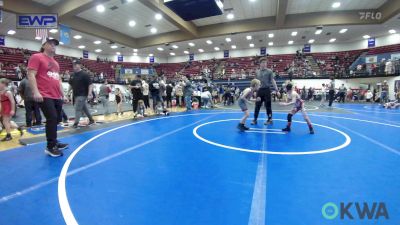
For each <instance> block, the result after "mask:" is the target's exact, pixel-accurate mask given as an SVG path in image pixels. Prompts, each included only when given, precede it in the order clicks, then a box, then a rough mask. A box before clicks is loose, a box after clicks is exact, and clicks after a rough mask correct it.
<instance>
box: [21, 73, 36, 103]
mask: <svg viewBox="0 0 400 225" xmlns="http://www.w3.org/2000/svg"><path fill="white" fill-rule="evenodd" d="M19 92H20V94H21V96H22V97H23V99H24V100H25V101H32V100H33V92H32V89H31V86H30V85H29V81H28V79H26V78H24V79H22V81H21V83H20V84H19Z"/></svg>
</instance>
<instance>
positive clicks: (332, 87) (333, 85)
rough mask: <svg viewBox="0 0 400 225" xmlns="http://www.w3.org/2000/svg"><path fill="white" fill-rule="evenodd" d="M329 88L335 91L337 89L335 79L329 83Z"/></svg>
mask: <svg viewBox="0 0 400 225" xmlns="http://www.w3.org/2000/svg"><path fill="white" fill-rule="evenodd" d="M329 90H330V91H334V90H335V81H334V80H332V81H331V83H330V84H329Z"/></svg>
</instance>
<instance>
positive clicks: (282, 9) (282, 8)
mask: <svg viewBox="0 0 400 225" xmlns="http://www.w3.org/2000/svg"><path fill="white" fill-rule="evenodd" d="M288 2H289V1H288V0H278V4H277V7H276V19H275V26H276V27H281V26H283V24H285V18H286V10H287V6H288Z"/></svg>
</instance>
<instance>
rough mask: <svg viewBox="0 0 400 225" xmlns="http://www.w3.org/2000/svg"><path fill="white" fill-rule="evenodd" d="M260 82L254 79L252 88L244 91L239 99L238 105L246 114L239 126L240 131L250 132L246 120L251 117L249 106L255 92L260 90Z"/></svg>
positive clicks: (251, 84)
mask: <svg viewBox="0 0 400 225" xmlns="http://www.w3.org/2000/svg"><path fill="white" fill-rule="evenodd" d="M260 85H261V83H260V81H259V80H257V79H253V80H252V81H251V83H250V87H248V88H246V89H244V91H243V92H242V94H241V95H240V97H239V99H238V104H239V107H240V109H241V110H242V111H243V112H244V116H243V117H242V119H241V120H240V123H239V124H238V126H237V127H238V129H239V130H240V131H245V130H249V128H248V127H246V125H245V124H246V120H247V118H248V117H249V115H250V114H249V110H248V108H247V104H248V103H251V102H250V99H251V97H252V96H253V94H254V92H256V91H257V90H258V89H259V88H260Z"/></svg>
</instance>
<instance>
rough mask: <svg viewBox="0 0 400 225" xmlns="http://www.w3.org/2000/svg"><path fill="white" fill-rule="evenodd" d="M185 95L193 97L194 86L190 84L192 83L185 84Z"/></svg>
mask: <svg viewBox="0 0 400 225" xmlns="http://www.w3.org/2000/svg"><path fill="white" fill-rule="evenodd" d="M183 94H184V95H185V96H192V94H193V88H192V84H191V83H190V81H187V82H185V86H184V87H183Z"/></svg>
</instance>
